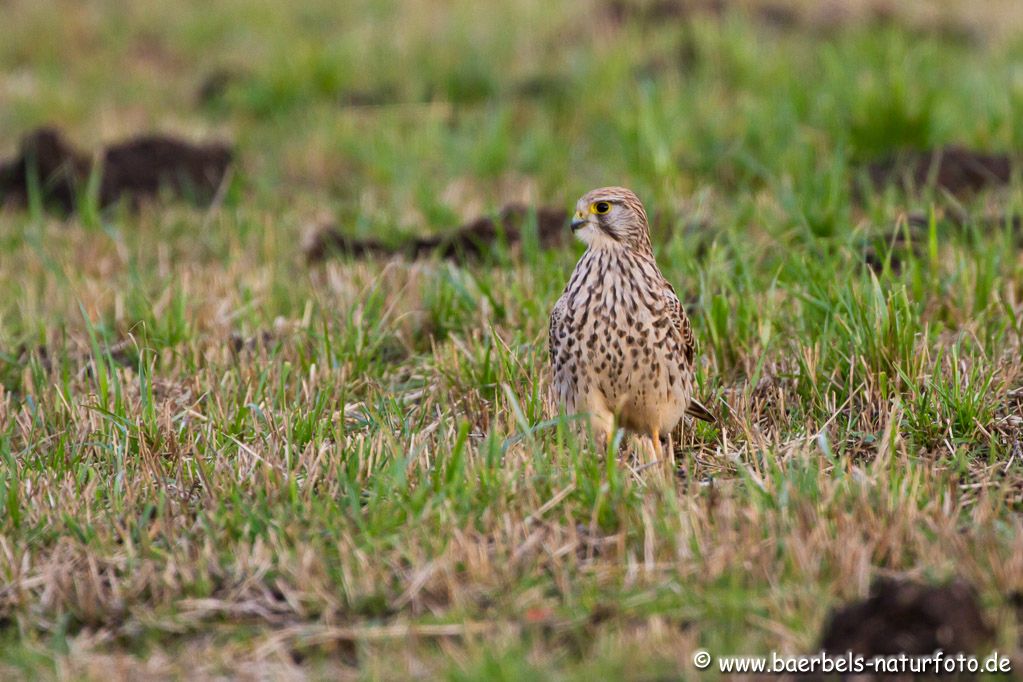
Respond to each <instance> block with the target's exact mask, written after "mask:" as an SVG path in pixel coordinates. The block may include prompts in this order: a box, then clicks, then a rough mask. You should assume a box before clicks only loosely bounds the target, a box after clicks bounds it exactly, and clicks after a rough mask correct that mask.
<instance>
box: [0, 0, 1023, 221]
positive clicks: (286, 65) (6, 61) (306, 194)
mask: <svg viewBox="0 0 1023 682" xmlns="http://www.w3.org/2000/svg"><path fill="white" fill-rule="evenodd" d="M2 12H3V20H4V24H5V25H6V26H7V27H8V30H7V31H5V36H4V40H3V41H2V44H0V131H2V135H0V150H5V151H6V152H9V153H11V154H13V153H14V152H15V151H16V149H17V145H18V140H19V138H20V137H21V136H23V135H25V134H27V133H29V132H30V131H31V130H33V129H34V128H35V127H37V126H40V125H44V124H46V125H52V126H57V127H59V128H60V129H61V130H62V131H63V132H64V133H65V134H66V136H67V138H68V139H69V140H70V141H71V142H72V143H73V144H75V145H77V146H79V147H80V148H82V149H83V150H85V151H86V153H88V152H89V151H91V150H96V149H97V148H99V147H100V146H101V145H102V144H107V143H111V142H114V141H117V140H119V139H122V138H128V137H131V136H134V135H139V134H141V133H150V132H160V133H164V134H170V135H176V136H181V137H183V138H185V139H187V140H191V141H193V142H195V141H203V140H208V139H216V140H219V141H224V142H227V143H228V144H230V145H232V146H233V147H234V148H235V150H236V152H237V159H238V170H239V178H238V189H239V191H241V192H242V193H241V194H238V195H237V196H235V197H234V200H235V201H237V200H240V198H241V197H242V196H244V199H245V201H246V202H257V203H258V205H259V206H261V207H265V208H272V209H273V210H274V212H275V216H276V219H277V220H283V221H284V222H285V223H286V224H287V225H288V228H287V229H288V230H289V231H290V230H292V229H294V230H300V229H301V228H300V226H301V225H302V224H304V223H305V221H307V220H308V219H309V218H310V217H311V216H314V215H321V214H323V213H326V214H327V215H331V216H335V217H337V218H339V219H340V222H341V223H342V225H341V227H343V228H344V229H345V230H346V231H350V232H351V233H352V234H357V235H358V234H363V235H365V234H370V233H377V234H379V233H380V232H381V231H383V232H384V233H388V234H389V233H393V232H398V233H405V232H424V231H426V232H428V231H439V230H443V229H445V228H448V227H453V226H454V225H457V224H458V223H459V222H461V221H464V220H467V219H470V218H471V217H473V216H476V215H478V214H480V213H481V212H485V211H493V210H495V209H497V208H500V207H501V206H502V205H504V204H506V203H508V202H511V201H525V202H527V203H531V204H532V203H539V204H555V205H566V204H567V203H568V202H571V201H573V200H574V198H575V197H576V196H577V195H579V194H581V193H582V192H583V191H585V190H587V189H589V188H591V187H594V186H598V185H603V184H609V183H615V184H625V185H629V186H632V187H634V188H635V189H636V190H637V191H639V192H640V194H641V196H643V197H644V198H646V199H647V201H648V203H650V204H652V205H655V206H657V207H658V209H659V210H660V211H661V212H662V213H663V212H667V213H670V214H674V213H679V212H682V213H685V214H687V215H689V216H690V218H692V219H694V220H700V219H703V218H705V217H706V216H705V215H704V214H706V213H707V212H710V211H713V212H715V213H717V212H719V211H726V212H727V211H728V210H730V209H729V208H728V207H722V206H721V205H720V204H719V201H720V199H721V198H722V197H738V198H741V200H742V203H743V205H744V210H745V211H746V212H747V213H749V212H751V211H752V212H757V211H761V210H771V209H773V210H777V211H778V212H779V214H780V215H779V216H778V217H780V218H781V219H782V220H783V221H784V222H785V223H786V224H789V225H796V226H804V227H808V228H809V229H811V230H813V231H815V232H820V233H829V232H831V231H833V230H834V229H835V226H836V225H845V224H848V223H850V221H854V219H855V217H856V216H851V215H850V214H849V208H848V201H847V196H846V195H847V194H848V193H849V192H852V191H854V190H855V180H856V179H857V173H858V172H859V171H862V170H864V169H865V168H867V164H869V163H870V162H872V161H877V160H879V159H884V158H886V157H888V156H889V155H891V154H893V153H895V152H898V151H902V150H905V149H916V150H930V149H934V148H937V147H940V146H943V145H950V144H959V145H964V146H966V147H969V148H971V149H974V150H977V151H992V150H996V151H1006V150H1012V149H1019V148H1020V146H1021V143H1023V117H1020V116H1018V115H1017V114H1018V111H1019V110H1020V104H1021V103H1023V101H1021V100H1023V64H1021V63H1020V61H1019V60H1020V58H1021V56H1023V39H1021V36H1020V32H1019V28H1020V26H1021V22H1023V7H1021V6H1020V4H1019V3H1018V2H1013V1H1012V0H1008V1H999V0H985V1H984V2H980V3H976V2H966V1H965V0H962V1H960V0H929V1H922V0H921V1H915V0H905V1H902V0H900V1H898V2H896V1H894V0H892V1H888V2H885V1H883V0H826V1H821V2H816V1H805V2H801V1H799V0H790V1H784V0H590V1H586V2H578V3H559V4H557V5H554V6H552V5H551V4H550V3H545V2H539V1H534V0H524V1H522V2H516V3H513V4H508V3H476V2H460V1H458V0H444V1H442V0H406V1H404V2H397V1H392V2H388V1H382V2H376V1H374V2H363V1H361V0H353V1H351V2H345V3H340V4H339V3H334V2H318V1H317V0H312V1H309V2H301V3H291V4H287V5H284V4H280V3H273V2H258V1H252V2H241V1H235V0H228V1H227V2H222V3H215V4H210V3H197V2H181V3H175V4H174V5H168V4H166V3H159V2H149V1H142V2H133V3H130V4H125V3H119V2H104V1H102V0H97V1H93V2H84V3H82V2H53V1H47V2H28V1H20V0H7V1H6V2H4V4H3V7H2ZM796 187H798V190H799V191H795V189H796ZM757 195H761V196H762V197H763V201H764V202H767V203H770V204H774V206H771V207H764V206H758V205H757V204H756V203H749V202H748V199H749V198H750V197H754V196H757ZM868 206H869V204H868Z"/></svg>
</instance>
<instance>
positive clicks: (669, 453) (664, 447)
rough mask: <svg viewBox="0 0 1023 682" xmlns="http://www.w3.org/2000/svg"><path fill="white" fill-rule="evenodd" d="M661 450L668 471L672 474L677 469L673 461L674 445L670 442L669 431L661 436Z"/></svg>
mask: <svg viewBox="0 0 1023 682" xmlns="http://www.w3.org/2000/svg"><path fill="white" fill-rule="evenodd" d="M661 452H662V453H664V463H665V464H666V465H667V469H668V472H669V473H670V474H671V475H672V476H674V475H675V472H676V471H677V467H676V462H675V445H674V443H672V442H671V431H668V432H667V433H665V434H663V435H662V436H661Z"/></svg>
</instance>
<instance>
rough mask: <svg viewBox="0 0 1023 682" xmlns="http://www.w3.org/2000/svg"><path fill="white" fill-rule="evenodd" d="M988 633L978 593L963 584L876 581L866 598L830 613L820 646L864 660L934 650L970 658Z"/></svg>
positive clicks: (989, 633) (989, 635) (922, 653)
mask: <svg viewBox="0 0 1023 682" xmlns="http://www.w3.org/2000/svg"><path fill="white" fill-rule="evenodd" d="M992 634H993V633H992V630H991V628H990V627H989V626H988V625H987V623H986V622H985V620H984V615H983V613H982V612H981V609H980V604H979V603H978V601H977V595H976V592H975V591H974V589H973V588H972V587H971V586H970V585H968V584H967V583H965V582H962V581H958V580H957V581H955V582H952V583H949V584H947V585H937V586H930V585H923V584H920V583H917V582H913V581H910V580H893V579H880V580H877V581H875V582H874V584H873V585H872V587H871V591H870V597H869V598H867V599H866V600H864V601H860V602H856V603H854V604H850V605H848V606H845V607H844V608H841V609H839V610H838V611H834V612H832V614H831V616H830V618H829V619H828V622H827V624H826V625H825V627H824V632H823V635H822V637H821V647H822V648H823V649H824V650H825V651H827V652H829V653H832V654H844V653H846V652H847V651H852V652H853V653H858V654H862V655H864V656H889V655H895V654H899V653H903V652H904V653H906V654H908V655H911V656H913V655H916V656H924V655H927V654H931V653H933V652H934V651H935V650H936V649H941V650H942V651H944V652H945V653H946V654H953V653H960V652H962V653H972V652H977V651H978V650H979V649H980V647H981V646H983V645H984V644H986V643H987V642H989V640H990V639H991V637H992Z"/></svg>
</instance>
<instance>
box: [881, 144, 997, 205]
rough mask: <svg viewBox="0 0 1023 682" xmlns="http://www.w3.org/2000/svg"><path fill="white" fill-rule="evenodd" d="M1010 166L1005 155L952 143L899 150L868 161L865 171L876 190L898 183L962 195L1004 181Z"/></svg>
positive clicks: (909, 187)
mask: <svg viewBox="0 0 1023 682" xmlns="http://www.w3.org/2000/svg"><path fill="white" fill-rule="evenodd" d="M1012 167H1013V163H1012V159H1011V158H1010V157H1009V156H1008V155H1005V154H984V153H981V152H976V151H973V150H971V149H967V148H965V147H957V146H952V147H940V148H938V149H932V150H926V151H910V152H901V153H899V154H895V155H893V156H889V157H887V158H884V159H880V160H877V161H874V162H872V163H870V164H868V165H867V168H866V170H867V175H868V177H869V178H870V182H871V184H872V185H873V186H874V187H875V188H878V189H882V188H884V187H886V186H887V185H890V184H893V183H900V184H902V186H903V187H904V188H905V189H906V190H907V191H911V190H914V189H920V188H923V187H931V186H933V187H937V188H939V189H943V190H946V191H948V192H950V193H951V194H954V195H964V194H970V193H973V192H978V191H980V190H983V189H987V188H989V187H1001V186H1004V185H1006V184H1008V183H1009V181H1010V180H1011V178H1012Z"/></svg>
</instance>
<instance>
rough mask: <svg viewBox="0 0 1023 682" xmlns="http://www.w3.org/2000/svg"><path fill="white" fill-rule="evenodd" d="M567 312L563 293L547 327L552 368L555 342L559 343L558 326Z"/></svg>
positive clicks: (548, 351) (552, 311)
mask: <svg viewBox="0 0 1023 682" xmlns="http://www.w3.org/2000/svg"><path fill="white" fill-rule="evenodd" d="M564 314H565V296H564V294H562V296H561V298H559V299H558V302H557V303H555V304H554V308H553V309H552V310H551V321H550V325H549V326H548V327H547V354H548V357H549V358H550V361H551V368H554V366H555V363H554V360H555V357H556V355H557V354H556V350H555V344H557V336H558V328H559V326H560V325H561V318H562V317H564Z"/></svg>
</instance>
